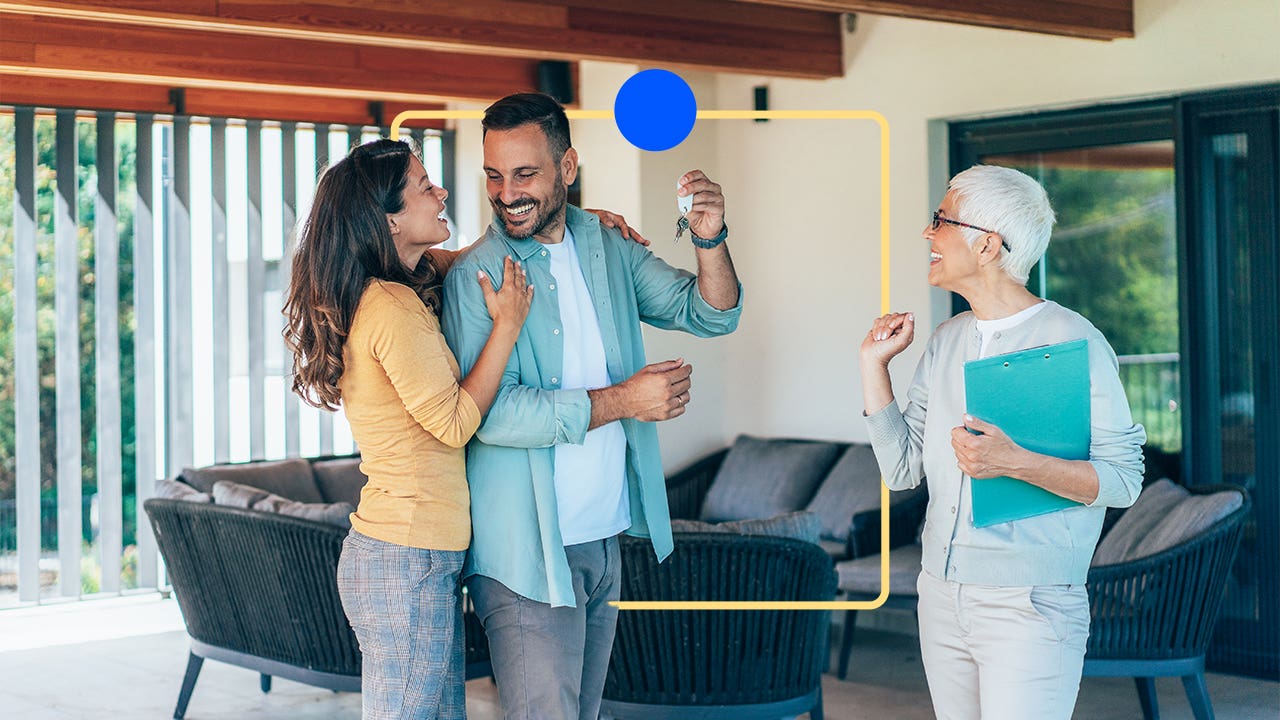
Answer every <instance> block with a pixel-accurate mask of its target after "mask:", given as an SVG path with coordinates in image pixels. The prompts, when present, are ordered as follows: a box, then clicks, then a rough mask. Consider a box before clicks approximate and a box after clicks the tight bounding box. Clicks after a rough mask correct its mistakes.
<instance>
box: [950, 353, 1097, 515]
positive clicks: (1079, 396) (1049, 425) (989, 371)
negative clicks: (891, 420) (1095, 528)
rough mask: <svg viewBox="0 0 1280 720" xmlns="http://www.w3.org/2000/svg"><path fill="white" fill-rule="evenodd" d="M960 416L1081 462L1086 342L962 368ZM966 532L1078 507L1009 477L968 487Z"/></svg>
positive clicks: (1085, 451) (1085, 448)
mask: <svg viewBox="0 0 1280 720" xmlns="http://www.w3.org/2000/svg"><path fill="white" fill-rule="evenodd" d="M964 392H965V401H966V402H965V405H966V407H967V408H968V413H969V414H970V415H972V416H973V417H976V418H978V419H979V420H985V421H986V422H989V423H991V424H992V425H995V426H996V427H998V428H1000V429H1001V430H1002V431H1004V433H1005V434H1006V435H1008V436H1009V438H1010V439H1011V440H1013V441H1014V442H1015V443H1017V444H1018V445H1020V446H1022V447H1024V448H1026V449H1028V450H1031V451H1032V452H1037V453H1041V454H1043V455H1050V456H1053V457H1057V458H1062V459H1064V460H1088V459H1089V341H1088V340H1084V339H1081V340H1072V341H1070V342H1064V343H1058V344H1056V345H1045V346H1043V347H1038V348H1031V349H1029V350H1019V351H1017V352H1012V353H1008V354H1005V355H995V356H992V357H988V358H983V359H981V360H972V361H969V362H967V363H965V364H964ZM969 487H970V489H971V497H972V499H973V524H974V526H975V527H987V526H989V525H995V524H996V523H1002V522H1009V521H1011V520H1021V519H1023V518H1029V517H1034V516H1036V515H1044V514H1045V513H1051V512H1054V511H1057V510H1062V509H1064V508H1068V507H1074V506H1076V505H1080V504H1081V503H1078V502H1076V501H1074V500H1068V499H1067V498H1064V497H1062V496H1061V495H1054V494H1053V493H1051V492H1049V491H1048V490H1044V489H1042V488H1039V487H1037V486H1035V485H1032V484H1030V483H1026V482H1023V481H1021V480H1015V479H1013V478H1010V477H997V478H984V479H977V478H974V479H971V480H970V481H969Z"/></svg>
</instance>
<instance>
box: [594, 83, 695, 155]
mask: <svg viewBox="0 0 1280 720" xmlns="http://www.w3.org/2000/svg"><path fill="white" fill-rule="evenodd" d="M697 119H698V101H697V99H696V98H694V96H693V90H691V89H690V88H689V84H688V83H686V82H685V81H684V79H683V78H681V77H680V76H679V75H677V74H675V73H673V72H671V71H669V70H658V69H653V70H643V71H641V72H638V73H636V74H635V75H632V76H631V77H630V78H627V81H626V82H625V83H623V84H622V88H621V89H619V90H618V97H617V98H616V99H614V101H613V120H614V122H616V123H617V124H618V130H620V131H621V132H622V136H623V137H625V138H626V139H627V141H628V142H630V143H631V144H632V145H635V146H636V147H638V148H640V149H641V150H650V151H653V152H657V151H660V150H670V149H671V148H673V147H675V146H677V145H679V144H680V143H681V142H684V139H685V138H687V137H689V133H690V132H692V131H693V123H694V121H696V120H697Z"/></svg>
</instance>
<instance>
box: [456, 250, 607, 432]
mask: <svg viewBox="0 0 1280 720" xmlns="http://www.w3.org/2000/svg"><path fill="white" fill-rule="evenodd" d="M478 269H481V268H480V265H479V264H478V263H477V262H476V261H475V260H474V259H473V256H470V255H468V256H466V257H464V258H463V259H461V260H459V261H458V262H456V263H455V264H454V266H453V268H452V269H451V270H450V271H449V275H448V276H447V277H446V279H445V303H444V306H445V309H444V323H443V326H444V334H445V338H446V339H447V340H448V341H449V347H450V348H451V349H452V350H453V353H454V356H455V357H456V358H457V359H458V365H459V367H461V368H462V372H463V374H464V375H465V374H467V373H469V372H471V368H473V367H474V366H475V364H476V361H477V360H478V359H479V358H480V352H481V351H482V350H483V349H484V346H485V343H487V342H488V341H489V333H490V331H491V330H492V329H493V320H492V319H491V318H490V317H489V311H488V309H487V308H486V307H485V303H484V293H483V291H482V290H481V289H480V284H479V283H478V282H476V271H477V270H478ZM483 269H484V270H485V271H486V272H487V273H488V274H489V277H490V278H495V279H500V278H501V277H502V273H501V272H500V270H499V271H495V270H494V269H492V268H483ZM495 287H498V285H497V283H495ZM529 342H530V341H529V340H528V338H527V336H526V335H525V334H524V333H522V334H521V337H520V340H518V341H517V342H516V348H515V350H513V351H512V353H511V358H510V359H509V360H508V361H507V367H506V369H505V370H504V371H503V374H502V381H501V383H500V384H499V386H498V393H497V395H496V397H494V400H493V404H492V405H491V406H490V407H489V412H488V414H487V415H486V416H485V418H484V422H483V423H481V425H480V429H479V431H478V432H477V433H476V437H477V438H478V439H479V440H480V441H481V442H484V443H487V444H489V445H502V446H506V447H520V448H536V447H550V446H552V445H556V444H562V443H568V444H575V445H581V444H582V442H583V441H584V440H585V439H586V436H587V428H588V426H589V425H590V423H591V401H590V399H589V398H588V397H587V391H586V390H581V389H575V390H545V389H542V388H538V387H534V386H531V385H527V384H522V382H521V380H522V379H523V378H522V374H521V366H520V363H521V362H522V361H526V362H534V359H533V353H532V352H530V348H529V347H528V346H527V343H529ZM526 355H527V357H525V356H526Z"/></svg>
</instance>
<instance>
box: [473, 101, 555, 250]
mask: <svg viewBox="0 0 1280 720" xmlns="http://www.w3.org/2000/svg"><path fill="white" fill-rule="evenodd" d="M484 172H485V175H486V177H487V178H488V180H487V182H486V188H487V192H488V195H489V204H490V205H492V206H493V212H494V215H495V216H496V217H497V218H499V219H500V220H501V221H502V225H503V227H504V228H506V231H507V234H508V235H510V236H511V237H513V238H517V239H523V238H528V237H533V238H534V239H536V240H538V241H539V242H552V243H556V242H560V240H561V239H562V238H563V237H564V234H563V228H564V208H565V202H566V197H567V196H568V192H567V190H568V186H569V184H570V183H572V182H573V180H574V178H575V177H576V176H577V173H578V154H577V152H576V151H575V150H574V149H573V148H569V149H568V150H567V151H566V152H565V154H564V157H563V158H560V159H559V161H558V162H557V159H556V158H554V157H552V155H551V148H550V145H549V143H548V142H547V136H546V134H545V133H543V132H542V128H541V127H539V126H538V125H536V124H529V125H521V126H520V127H517V128H514V129H512V130H490V131H489V132H488V133H486V134H485V137H484Z"/></svg>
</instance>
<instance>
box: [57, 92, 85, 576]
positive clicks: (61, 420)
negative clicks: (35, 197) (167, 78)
mask: <svg viewBox="0 0 1280 720" xmlns="http://www.w3.org/2000/svg"><path fill="white" fill-rule="evenodd" d="M57 118H58V119H57V128H56V130H55V133H54V137H55V142H56V143H57V148H56V157H57V164H56V172H57V178H58V191H57V194H56V201H55V206H54V218H53V222H54V235H55V240H54V243H55V247H56V250H55V253H56V268H57V269H56V271H55V272H56V273H57V276H56V281H55V283H54V293H55V295H54V297H55V305H56V314H57V325H58V329H57V343H56V348H57V353H56V360H55V367H56V372H55V375H56V383H57V401H56V407H57V428H56V433H57V444H58V470H57V473H58V558H59V561H60V562H59V569H58V588H59V592H60V593H61V594H62V595H63V596H64V597H78V596H79V595H80V554H81V553H80V539H81V536H82V534H81V523H82V515H83V509H82V505H81V501H80V498H81V495H82V492H81V487H82V481H81V477H82V467H81V463H82V457H81V452H80V238H79V237H78V235H79V233H78V230H79V228H78V227H77V217H76V216H77V212H76V197H77V193H76V189H77V185H78V182H77V178H76V170H77V165H78V152H77V151H78V139H77V133H76V113H75V111H74V110H59V111H58V113H57Z"/></svg>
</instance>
